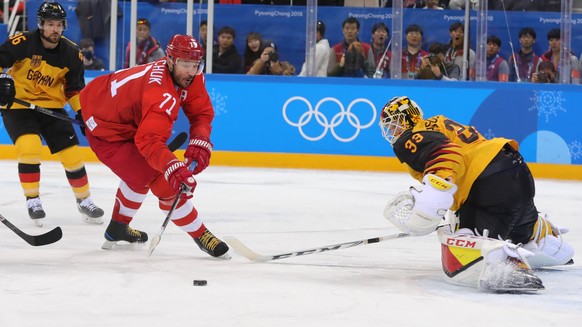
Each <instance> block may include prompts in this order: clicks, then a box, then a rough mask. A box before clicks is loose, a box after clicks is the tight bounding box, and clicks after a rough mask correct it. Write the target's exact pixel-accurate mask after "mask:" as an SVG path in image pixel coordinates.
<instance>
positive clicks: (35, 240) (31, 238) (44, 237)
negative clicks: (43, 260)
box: [0, 215, 63, 246]
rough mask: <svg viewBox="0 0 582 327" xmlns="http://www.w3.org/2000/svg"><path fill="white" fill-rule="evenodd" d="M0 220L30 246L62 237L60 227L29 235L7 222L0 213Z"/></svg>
mask: <svg viewBox="0 0 582 327" xmlns="http://www.w3.org/2000/svg"><path fill="white" fill-rule="evenodd" d="M0 221H2V223H3V224H4V225H6V226H8V228H10V230H12V231H13V232H14V233H16V235H18V236H20V238H22V239H23V240H25V241H26V243H28V244H30V245H32V246H41V245H47V244H52V243H55V242H57V241H58V240H60V239H61V237H63V231H62V230H61V228H60V227H55V228H54V229H53V230H51V231H49V232H47V233H44V234H40V235H29V234H26V233H25V232H23V231H22V230H20V229H19V228H18V227H16V226H14V225H12V223H11V222H9V221H8V219H6V218H4V216H2V215H0Z"/></svg>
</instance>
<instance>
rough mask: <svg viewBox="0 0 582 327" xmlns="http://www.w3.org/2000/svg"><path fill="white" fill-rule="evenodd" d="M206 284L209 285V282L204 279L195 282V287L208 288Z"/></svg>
mask: <svg viewBox="0 0 582 327" xmlns="http://www.w3.org/2000/svg"><path fill="white" fill-rule="evenodd" d="M206 284H208V282H207V281H206V280H204V279H195V280H194V286H206Z"/></svg>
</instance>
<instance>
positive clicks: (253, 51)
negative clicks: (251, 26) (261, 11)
mask: <svg viewBox="0 0 582 327" xmlns="http://www.w3.org/2000/svg"><path fill="white" fill-rule="evenodd" d="M262 41H263V38H262V37H261V34H259V33H257V32H249V34H247V43H246V44H247V46H246V48H245V53H244V55H243V74H246V73H248V72H249V69H251V67H253V65H254V64H255V61H256V60H257V59H259V58H260V57H261V53H262V52H261V50H262V49H261V43H262Z"/></svg>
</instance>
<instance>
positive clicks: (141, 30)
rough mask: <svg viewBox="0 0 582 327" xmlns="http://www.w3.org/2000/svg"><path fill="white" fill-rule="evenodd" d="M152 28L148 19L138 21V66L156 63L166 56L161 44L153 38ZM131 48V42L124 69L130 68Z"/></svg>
mask: <svg viewBox="0 0 582 327" xmlns="http://www.w3.org/2000/svg"><path fill="white" fill-rule="evenodd" d="M151 27H152V26H151V23H150V21H149V20H148V19H147V18H140V19H138V20H137V32H136V33H137V47H136V60H135V63H136V65H143V64H147V63H149V62H154V61H156V60H158V59H161V58H163V57H164V56H165V55H166V54H165V53H164V50H163V49H162V47H161V46H160V42H158V40H156V39H155V38H154V37H153V36H151V34H150V32H151ZM130 46H131V42H130V43H128V44H127V49H126V51H125V63H124V65H123V68H128V67H129V52H130Z"/></svg>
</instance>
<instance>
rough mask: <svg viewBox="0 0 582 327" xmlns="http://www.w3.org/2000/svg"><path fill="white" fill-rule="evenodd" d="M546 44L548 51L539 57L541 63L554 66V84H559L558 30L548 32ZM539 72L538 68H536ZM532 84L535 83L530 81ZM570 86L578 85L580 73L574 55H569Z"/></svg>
mask: <svg viewBox="0 0 582 327" xmlns="http://www.w3.org/2000/svg"><path fill="white" fill-rule="evenodd" d="M548 42H549V43H550V50H549V51H548V52H546V53H544V54H543V55H542V57H541V60H543V61H549V62H551V63H552V64H553V65H554V70H555V71H556V72H557V73H556V76H555V79H554V80H555V82H556V83H560V81H561V78H560V67H559V63H560V29H559V28H554V29H552V30H550V31H549V32H548ZM538 71H539V67H538ZM532 81H533V82H536V81H535V80H533V79H532ZM570 84H580V71H579V70H578V58H577V57H576V56H575V55H574V53H571V54H570Z"/></svg>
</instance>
